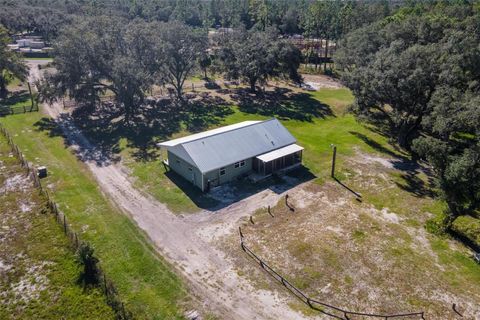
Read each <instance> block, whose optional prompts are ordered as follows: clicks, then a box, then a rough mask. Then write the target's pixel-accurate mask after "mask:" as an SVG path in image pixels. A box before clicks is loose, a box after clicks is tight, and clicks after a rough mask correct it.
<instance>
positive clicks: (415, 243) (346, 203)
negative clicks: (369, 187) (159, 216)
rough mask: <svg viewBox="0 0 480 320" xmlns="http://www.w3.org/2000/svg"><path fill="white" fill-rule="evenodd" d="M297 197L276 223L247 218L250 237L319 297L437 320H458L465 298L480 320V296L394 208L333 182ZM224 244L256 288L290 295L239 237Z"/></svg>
mask: <svg viewBox="0 0 480 320" xmlns="http://www.w3.org/2000/svg"><path fill="white" fill-rule="evenodd" d="M380 164H381V165H382V166H384V164H385V163H384V164H382V163H380ZM371 165H372V164H371V163H370V166H371ZM385 169H386V170H391V167H386V168H385ZM289 195H290V197H289V200H290V201H291V204H292V205H293V206H294V207H295V208H296V210H295V212H294V213H292V212H290V211H289V210H288V209H287V208H286V207H285V204H284V200H283V199H280V201H279V202H278V205H277V206H275V207H273V208H272V211H273V213H274V215H275V217H274V218H273V217H271V216H270V215H268V214H267V213H266V212H264V211H263V212H262V211H259V212H257V214H256V215H255V217H254V221H255V224H251V223H250V222H248V221H245V220H244V223H243V232H244V234H245V236H246V241H247V244H248V245H249V246H250V247H251V248H253V249H254V250H255V252H256V253H257V254H258V255H259V256H261V257H262V258H264V259H265V261H267V262H268V263H269V264H270V265H272V266H273V267H274V268H276V269H277V270H278V271H279V272H280V273H281V274H283V275H284V276H286V278H287V279H289V280H291V281H292V282H293V283H294V284H296V285H297V286H299V287H300V288H302V289H303V290H304V291H305V292H307V293H308V294H309V295H311V296H312V297H315V298H318V299H320V300H322V301H325V302H327V303H331V304H333V305H337V306H339V307H343V308H347V309H349V310H352V311H362V312H378V313H399V312H400V313H401V312H411V311H417V310H423V311H425V312H426V317H428V318H431V319H452V318H454V316H455V315H454V314H453V313H452V311H451V306H452V303H457V305H459V303H458V301H461V302H462V303H461V305H462V308H463V309H462V310H464V312H465V316H467V317H470V318H471V317H473V318H478V317H480V313H479V310H475V308H473V306H475V305H479V303H480V292H478V290H477V292H476V293H475V294H472V290H474V289H472V288H474V286H473V285H472V286H470V287H469V288H461V287H460V288H459V287H456V286H453V285H451V284H450V283H449V281H447V280H446V279H447V278H448V277H450V273H449V272H448V270H447V271H446V270H445V267H444V266H443V265H442V264H441V263H440V260H439V258H438V256H437V254H436V253H435V252H434V251H433V250H432V248H431V245H430V241H429V237H431V235H429V234H427V233H426V231H425V230H424V229H423V227H421V226H419V227H412V226H410V225H408V223H407V219H406V218H405V217H403V216H402V215H399V214H397V213H395V212H392V211H391V210H390V209H388V208H383V209H381V210H378V209H375V208H374V207H373V206H372V205H370V204H367V203H358V202H356V201H354V199H353V197H352V195H351V194H350V193H349V192H348V191H347V190H345V189H344V188H342V187H341V186H339V185H338V184H336V183H333V182H327V183H326V184H325V185H323V186H318V185H316V184H313V183H309V184H306V185H304V186H302V187H301V188H296V189H295V190H293V191H291V192H289ZM222 243H223V245H224V248H225V250H226V251H228V252H230V255H229V257H230V258H231V259H232V261H234V264H235V265H236V266H237V270H238V272H241V273H242V274H247V275H248V278H249V279H250V281H251V283H252V284H253V285H254V286H255V287H256V288H266V287H270V288H276V289H277V290H279V291H280V292H283V294H284V295H285V296H289V294H288V292H286V291H285V290H284V288H282V287H281V286H279V285H278V283H276V282H275V281H273V280H271V279H270V278H269V277H268V275H266V274H265V273H263V272H261V270H259V269H260V268H259V267H258V266H256V265H255V264H254V263H253V262H252V261H251V260H250V259H249V258H248V257H246V255H245V254H243V252H242V251H241V250H240V248H239V246H238V235H234V236H232V237H228V236H226V237H224V238H223V242H222ZM439 292H440V293H442V294H440V295H439V294H438V293H439ZM286 299H288V297H286Z"/></svg>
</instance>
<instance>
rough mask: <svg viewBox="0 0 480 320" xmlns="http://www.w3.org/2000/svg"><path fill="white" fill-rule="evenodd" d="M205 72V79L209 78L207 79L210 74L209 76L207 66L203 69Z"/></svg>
mask: <svg viewBox="0 0 480 320" xmlns="http://www.w3.org/2000/svg"><path fill="white" fill-rule="evenodd" d="M203 72H204V74H205V80H207V79H208V76H207V68H205V69H203Z"/></svg>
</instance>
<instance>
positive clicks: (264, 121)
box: [179, 117, 278, 145]
mask: <svg viewBox="0 0 480 320" xmlns="http://www.w3.org/2000/svg"><path fill="white" fill-rule="evenodd" d="M273 120H277V121H278V119H277V118H275V117H273V118H271V119H267V120H263V121H258V122H254V123H250V124H249V125H246V126H243V127H238V128H233V129H232V130H228V131H222V132H217V133H214V134H212V135H209V136H206V137H199V138H196V139H193V140H189V141H187V142H181V143H179V145H184V144H189V143H190V142H195V141H198V140H201V139H206V138H210V137H214V136H217V135H219V134H225V133H227V132H233V131H236V130H240V129H243V128H248V127H251V126H253V125H256V124H260V123H266V122H270V121H273ZM246 121H255V120H245V121H242V122H246ZM240 123H241V122H240ZM233 125H235V124H231V126H233ZM220 128H222V127H219V128H216V129H220ZM212 130H215V129H212Z"/></svg>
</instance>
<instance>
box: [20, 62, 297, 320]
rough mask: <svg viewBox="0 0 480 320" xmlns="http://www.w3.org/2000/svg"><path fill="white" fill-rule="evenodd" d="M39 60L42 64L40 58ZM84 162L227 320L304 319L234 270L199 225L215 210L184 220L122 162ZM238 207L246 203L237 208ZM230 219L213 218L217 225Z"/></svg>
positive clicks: (60, 115) (58, 109)
mask: <svg viewBox="0 0 480 320" xmlns="http://www.w3.org/2000/svg"><path fill="white" fill-rule="evenodd" d="M35 64H38V62H37V61H35ZM40 76H41V75H40V72H39V69H38V67H37V66H36V65H33V66H32V68H31V75H30V77H29V79H30V81H31V80H34V79H38V78H39V77H40ZM45 110H46V111H47V112H48V114H49V115H50V116H51V117H52V118H53V119H55V120H56V121H57V123H58V124H59V125H60V127H61V129H62V130H63V132H64V134H65V136H66V138H67V139H68V140H69V142H70V143H71V144H72V145H73V146H75V145H76V146H81V149H82V150H89V152H92V153H96V152H99V151H98V150H97V149H96V148H95V146H93V145H92V144H91V143H90V142H89V141H88V140H87V139H86V138H85V137H84V136H83V135H82V133H81V131H80V130H78V129H77V128H76V127H75V125H74V124H73V121H72V120H71V118H70V115H69V114H68V113H66V112H65V111H64V110H63V108H62V106H61V105H60V104H59V103H54V104H52V105H50V106H47V107H46V108H45ZM84 162H85V164H86V165H87V166H88V168H89V169H90V170H91V172H92V173H93V175H94V176H95V178H96V179H97V181H98V183H99V185H100V187H101V188H102V190H103V191H104V192H105V194H106V195H107V196H108V197H109V198H110V199H111V200H112V201H113V202H114V203H115V204H116V205H117V206H118V207H119V208H120V209H121V210H122V211H123V212H125V213H127V214H128V215H129V216H131V217H132V218H133V220H134V221H135V222H136V223H137V225H138V226H139V227H140V228H141V229H142V230H144V231H145V232H146V234H147V235H148V236H149V238H150V239H151V241H152V242H153V243H154V244H155V246H156V248H158V250H159V252H160V253H161V255H162V256H164V257H165V258H166V259H167V260H168V261H169V262H170V263H171V264H172V265H174V266H175V268H176V270H177V272H178V273H180V274H182V275H183V276H184V277H185V278H186V279H187V282H188V284H189V285H190V287H191V288H192V292H193V294H194V295H195V296H197V297H198V298H199V301H202V302H203V304H204V307H205V309H206V310H213V311H214V312H215V313H219V314H221V315H222V319H299V318H302V316H301V315H300V314H298V313H296V312H294V311H293V310H291V309H290V308H289V307H288V306H287V305H286V304H285V303H284V302H283V301H281V300H280V298H279V297H278V296H276V295H275V294H274V293H272V292H270V291H258V290H255V289H253V287H252V286H251V285H249V283H248V282H247V281H246V280H245V279H243V278H242V277H240V276H239V275H238V274H237V273H236V272H235V271H234V268H233V265H232V262H231V261H229V260H227V259H226V258H225V256H224V254H223V253H222V252H221V251H219V250H218V249H216V248H215V247H214V246H213V245H212V243H211V241H209V240H212V239H213V238H212V237H211V235H210V236H209V234H208V233H205V232H202V231H201V229H199V227H200V226H201V225H203V224H202V222H205V221H208V220H210V219H211V218H212V217H213V216H212V215H213V213H208V212H202V213H200V214H198V215H195V216H196V218H191V219H183V218H182V217H179V216H176V215H174V214H172V213H171V212H170V211H169V210H168V208H167V207H166V206H165V205H164V204H162V203H160V202H158V201H156V200H155V199H153V198H152V197H150V196H149V195H146V194H143V193H141V192H139V191H138V190H136V189H135V188H134V187H133V185H132V183H131V181H130V180H129V178H128V175H127V173H126V172H127V170H125V168H122V166H121V165H119V164H108V163H107V164H104V165H102V166H99V165H98V164H97V162H95V161H91V160H84ZM238 206H240V204H238V205H237V207H236V208H238ZM230 209H233V208H230ZM244 209H247V208H244ZM238 212H239V211H238V210H237V214H236V215H235V216H233V217H232V216H230V217H231V218H232V220H230V219H229V221H236V220H237V219H238V218H239V216H240V214H239V213H238ZM226 214H229V208H226V209H224V210H222V211H220V212H217V213H216V215H215V216H216V217H220V216H222V215H223V216H224V215H226ZM243 214H245V210H244V211H243ZM225 221H226V219H220V221H215V219H213V220H211V223H213V224H216V223H218V222H219V223H224V222H225ZM230 227H231V224H230ZM202 228H203V227H202ZM202 230H203V229H202ZM197 231H199V232H197Z"/></svg>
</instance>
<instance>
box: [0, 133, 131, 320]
mask: <svg viewBox="0 0 480 320" xmlns="http://www.w3.org/2000/svg"><path fill="white" fill-rule="evenodd" d="M0 132H1V133H2V134H3V136H4V137H5V138H6V139H7V142H8V145H9V146H10V148H11V150H12V153H13V154H14V156H15V157H16V158H17V159H18V160H19V161H20V163H21V165H22V167H23V168H24V169H25V171H26V174H27V176H28V177H29V178H30V179H31V180H32V181H33V184H34V186H35V187H36V188H38V189H39V191H40V193H41V195H42V196H44V197H45V199H46V201H47V206H48V208H49V210H50V212H51V213H52V214H53V215H54V216H55V220H56V221H57V222H58V223H59V224H60V225H61V226H62V228H63V231H64V233H65V235H66V236H67V237H68V238H69V240H70V244H71V248H72V250H74V251H75V252H76V250H77V249H78V248H79V246H80V244H81V243H85V244H88V243H87V242H86V241H84V240H81V239H80V237H79V235H78V233H77V232H76V231H74V230H73V229H72V227H71V225H70V223H69V222H68V219H67V217H66V216H65V214H64V213H63V212H61V211H60V210H59V209H58V206H57V204H56V203H55V202H54V201H53V200H52V197H51V196H50V194H49V193H48V191H47V190H46V189H45V188H44V187H43V185H42V182H41V180H40V178H39V176H38V172H37V169H36V168H35V167H34V166H33V165H32V164H30V163H29V162H28V161H27V160H26V159H25V157H24V155H23V153H22V152H21V151H20V149H19V148H18V146H17V145H16V144H15V143H14V142H13V139H12V137H11V136H10V134H9V133H8V132H7V130H6V129H5V128H4V127H3V126H2V124H0ZM97 258H98V257H97ZM98 261H100V260H98ZM97 266H98V279H99V283H98V285H99V287H100V288H101V289H102V291H103V293H104V294H105V296H106V301H107V304H108V305H109V306H110V307H111V308H112V309H113V310H114V312H115V315H116V319H119V320H129V319H133V315H132V313H131V312H129V311H128V310H127V309H126V308H125V305H124V303H123V302H122V301H121V299H120V297H119V295H118V291H117V289H116V286H115V284H114V283H113V282H112V281H111V280H110V279H108V277H107V275H106V273H105V272H104V270H103V268H102V266H101V263H100V262H99V264H98V265H97Z"/></svg>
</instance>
